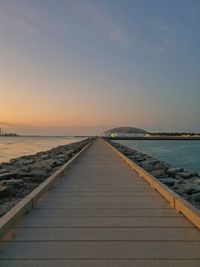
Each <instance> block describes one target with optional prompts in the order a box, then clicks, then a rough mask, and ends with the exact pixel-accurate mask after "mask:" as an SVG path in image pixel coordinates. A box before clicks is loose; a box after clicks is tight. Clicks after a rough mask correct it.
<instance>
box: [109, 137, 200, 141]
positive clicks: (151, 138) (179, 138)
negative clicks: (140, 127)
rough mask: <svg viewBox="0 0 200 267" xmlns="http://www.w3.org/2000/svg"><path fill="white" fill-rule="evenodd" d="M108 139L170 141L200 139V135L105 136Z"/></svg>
mask: <svg viewBox="0 0 200 267" xmlns="http://www.w3.org/2000/svg"><path fill="white" fill-rule="evenodd" d="M104 138H105V139H107V140H113V141H114V140H155V141H156V140H157V141H160V140H166V141H167V140H169V141H173V140H175V141H178V140H179V141H198V140H200V137H195V136H190V137H186V136H146V137H145V136H144V137H142V136H140V137H139V136H135V137H104Z"/></svg>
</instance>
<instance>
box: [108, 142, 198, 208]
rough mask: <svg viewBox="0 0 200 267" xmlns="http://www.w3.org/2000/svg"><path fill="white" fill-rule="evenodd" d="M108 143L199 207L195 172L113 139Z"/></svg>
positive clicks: (196, 174)
mask: <svg viewBox="0 0 200 267" xmlns="http://www.w3.org/2000/svg"><path fill="white" fill-rule="evenodd" d="M109 143H110V144H112V145H113V146H114V147H115V148H116V149H117V150H118V151H120V152H122V153H123V154H124V155H125V156H127V157H128V158H129V159H131V160H132V161H133V162H135V163H136V164H137V165H139V166H140V167H141V168H143V169H144V170H146V171H147V172H149V173H150V174H151V175H152V176H154V177H155V178H157V179H158V180H159V181H160V182H162V183H163V184H165V185H166V186H168V187H169V188H170V189H171V190H173V191H174V192H176V193H177V194H179V195H180V196H182V197H183V198H184V199H186V200H187V201H189V202H190V203H192V204H193V205H194V206H195V207H196V208H198V209H200V177H199V175H198V173H197V172H195V171H188V170H184V168H181V167H174V166H172V165H170V164H168V163H166V162H163V161H160V160H158V159H155V158H153V157H151V156H149V155H147V154H145V153H142V152H139V151H137V150H133V149H131V148H129V147H126V146H124V145H121V144H119V143H116V142H113V141H109Z"/></svg>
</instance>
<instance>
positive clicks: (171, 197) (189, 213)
mask: <svg viewBox="0 0 200 267" xmlns="http://www.w3.org/2000/svg"><path fill="white" fill-rule="evenodd" d="M103 140H104V142H105V143H106V144H107V145H108V146H109V147H110V148H111V149H112V150H113V151H114V152H115V153H116V154H117V155H118V156H119V157H121V158H122V159H123V160H124V161H125V162H126V163H127V164H128V165H129V166H130V167H131V168H132V169H134V170H135V171H136V172H137V173H138V174H139V175H140V177H142V178H143V179H145V180H146V181H147V182H148V183H149V184H150V186H151V187H152V188H153V189H155V190H156V191H158V192H159V193H160V194H161V195H162V197H164V198H165V199H166V200H167V201H168V202H169V203H170V206H171V207H172V208H173V209H175V210H176V211H177V212H180V213H182V214H184V215H185V217H187V218H188V219H189V220H190V221H191V222H192V223H193V224H194V225H195V226H197V227H198V228H199V229H200V211H199V210H198V209H197V208H195V207H194V206H193V205H192V204H190V203H189V202H188V201H186V200H185V199H183V198H182V197H181V196H179V195H178V194H176V193H175V192H174V191H172V190H171V189H169V188H168V187H167V186H166V185H164V184H163V183H161V182H160V181H159V180H158V179H156V178H155V177H154V176H152V175H151V174H150V173H148V172H147V171H145V170H144V169H142V168H141V167H140V166H138V165H137V164H136V163H134V162H133V161H132V160H130V159H129V158H128V157H126V156H125V155H124V154H123V153H121V152H120V151H118V150H117V149H116V148H115V147H113V146H112V145H111V144H110V143H108V142H107V141H106V140H105V139H103Z"/></svg>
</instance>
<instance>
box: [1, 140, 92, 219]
mask: <svg viewBox="0 0 200 267" xmlns="http://www.w3.org/2000/svg"><path fill="white" fill-rule="evenodd" d="M89 142H91V138H87V139H84V140H82V141H80V142H75V143H72V144H68V145H63V146H58V147H56V148H52V149H50V150H47V151H41V152H38V153H36V154H34V155H28V156H22V157H19V158H15V159H11V160H10V161H9V162H3V163H0V216H2V215H3V214H5V213H6V212H7V211H8V210H10V209H11V208H12V207H13V206H14V205H16V204H17V203H18V202H19V201H20V200H22V199H23V198H24V197H26V196H27V195H28V194H29V193H30V192H31V191H33V190H34V189H35V188H36V187H37V186H38V185H40V184H41V183H42V182H43V181H44V180H46V179H47V178H48V177H49V176H50V175H51V174H53V173H54V172H55V171H56V170H58V169H59V168H60V167H61V166H62V165H63V164H65V163H66V162H67V161H68V160H70V159H71V158H72V157H73V156H74V155H75V154H76V153H78V152H79V151H80V150H81V149H82V148H83V147H84V146H86V145H87V144H88V143H89Z"/></svg>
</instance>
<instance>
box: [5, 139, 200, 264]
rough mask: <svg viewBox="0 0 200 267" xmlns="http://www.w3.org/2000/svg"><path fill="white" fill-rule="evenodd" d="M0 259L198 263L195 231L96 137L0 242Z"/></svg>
mask: <svg viewBox="0 0 200 267" xmlns="http://www.w3.org/2000/svg"><path fill="white" fill-rule="evenodd" d="M0 266H1V267H5V266H6V267H8V266H12V267H14V266H15V267H25V266H28V267H29V266H30V267H42V266H43V267H47V266H48V267H50V266H55V267H57V266H62V267H64V266H67V267H79V266H81V267H129V266H131V267H133V266H134V267H179V266H181V267H186V266H187V267H188V266H190V267H199V266H200V231H199V230H198V229H197V228H196V227H195V226H194V225H193V224H192V223H191V222H190V221H189V220H187V219H186V218H185V217H184V216H183V215H181V214H178V213H176V211H175V210H173V209H172V208H171V207H170V205H169V204H168V202H167V201H166V200H164V199H163V198H162V197H161V196H160V195H159V193H157V192H156V191H154V190H153V189H152V188H151V187H150V186H149V185H148V184H147V182H145V181H144V180H143V179H142V178H141V177H139V175H138V174H137V173H136V172H135V171H134V170H133V169H131V168H130V167H129V166H128V165H126V164H125V163H124V162H123V160H122V159H121V158H120V157H119V156H118V155H117V154H116V153H115V152H114V151H113V150H112V149H111V148H110V147H109V146H108V145H107V144H106V143H105V141H103V140H101V139H97V140H96V141H95V142H93V143H92V144H91V145H90V146H89V148H88V149H87V150H86V151H85V152H84V153H82V154H80V156H79V157H78V159H77V160H76V162H75V163H74V164H73V165H72V166H71V167H70V168H69V170H67V171H66V173H65V174H64V175H63V177H62V178H61V179H60V180H59V181H58V182H57V183H56V184H55V185H54V186H53V187H52V189H51V190H50V191H49V192H47V193H45V194H44V196H43V197H42V198H41V199H40V200H39V201H38V202H37V203H36V205H35V207H34V209H33V210H31V211H30V213H29V214H27V215H26V216H24V217H23V218H22V220H21V221H20V222H18V223H17V224H16V225H14V226H13V228H12V229H11V230H10V231H9V233H8V234H7V235H5V236H4V237H3V239H1V242H0Z"/></svg>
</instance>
